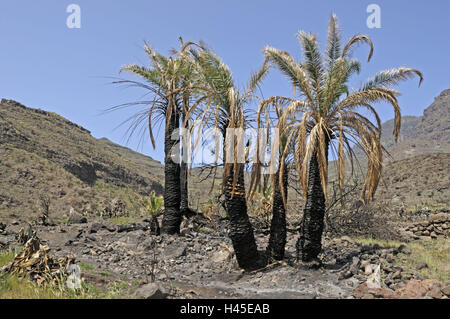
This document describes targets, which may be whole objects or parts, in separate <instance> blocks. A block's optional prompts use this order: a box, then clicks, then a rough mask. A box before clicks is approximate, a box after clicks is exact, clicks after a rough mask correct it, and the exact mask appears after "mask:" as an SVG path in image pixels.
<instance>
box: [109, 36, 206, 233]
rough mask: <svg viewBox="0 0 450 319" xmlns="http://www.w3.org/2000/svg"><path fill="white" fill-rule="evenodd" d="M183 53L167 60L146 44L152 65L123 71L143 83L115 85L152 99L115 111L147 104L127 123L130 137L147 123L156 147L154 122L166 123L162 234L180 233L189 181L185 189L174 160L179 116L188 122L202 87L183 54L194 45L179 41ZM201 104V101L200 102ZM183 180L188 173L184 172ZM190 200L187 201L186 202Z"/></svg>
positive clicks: (128, 68) (176, 152)
mask: <svg viewBox="0 0 450 319" xmlns="http://www.w3.org/2000/svg"><path fill="white" fill-rule="evenodd" d="M180 42H181V50H180V51H175V50H174V51H173V52H174V54H173V56H169V57H165V56H163V55H161V54H160V53H158V52H157V51H155V50H152V49H151V48H150V46H149V45H148V44H147V43H145V51H146V53H147V55H148V57H149V59H150V63H151V66H150V67H146V66H141V65H136V64H132V65H125V66H124V67H123V68H122V69H121V72H128V73H131V74H134V75H137V76H139V77H141V78H142V79H143V80H144V82H138V81H131V80H120V81H116V82H114V83H116V84H126V85H128V86H135V87H140V88H144V89H146V90H148V93H149V94H151V96H152V99H151V100H149V101H138V102H133V103H127V104H123V105H119V106H117V107H114V108H112V110H114V109H119V108H123V107H129V106H136V105H145V109H144V110H142V111H140V112H138V113H136V114H134V115H133V116H132V117H130V118H129V119H127V120H126V121H125V122H131V125H130V127H129V133H130V136H131V135H132V134H133V133H134V132H135V131H136V130H137V129H138V128H139V127H140V126H141V124H143V123H146V124H147V126H146V127H145V130H147V129H148V131H149V134H150V139H151V142H152V145H153V147H155V139H154V137H153V126H154V124H155V123H157V122H160V121H162V120H163V121H164V123H165V130H164V154H165V157H164V178H165V183H164V216H163V222H162V231H163V232H164V233H167V234H176V233H179V231H180V224H181V219H182V212H181V210H180V207H181V202H182V195H184V196H187V189H186V188H187V180H183V182H184V183H183V186H184V187H183V190H184V192H182V185H181V179H180V173H181V172H180V161H178V160H176V159H175V158H176V157H178V156H179V154H178V152H179V143H180V135H179V131H178V130H177V129H179V128H180V124H181V121H180V117H183V120H184V121H183V122H185V121H187V118H186V116H185V115H186V114H187V113H189V108H190V107H192V105H195V104H196V103H197V102H194V103H192V101H191V99H193V100H195V99H199V100H201V97H200V96H199V92H201V91H202V88H201V87H199V86H198V85H197V84H198V83H197V82H196V75H195V72H194V69H193V68H192V63H191V61H189V59H188V58H187V55H186V54H184V53H185V51H186V49H187V48H188V47H189V46H190V45H192V44H193V43H192V42H188V43H186V44H185V43H183V40H182V39H181V38H180ZM198 103H199V102H198ZM183 174H184V176H183V177H184V178H187V173H186V172H184V173H183ZM186 201H187V199H186V200H185V201H184V202H186Z"/></svg>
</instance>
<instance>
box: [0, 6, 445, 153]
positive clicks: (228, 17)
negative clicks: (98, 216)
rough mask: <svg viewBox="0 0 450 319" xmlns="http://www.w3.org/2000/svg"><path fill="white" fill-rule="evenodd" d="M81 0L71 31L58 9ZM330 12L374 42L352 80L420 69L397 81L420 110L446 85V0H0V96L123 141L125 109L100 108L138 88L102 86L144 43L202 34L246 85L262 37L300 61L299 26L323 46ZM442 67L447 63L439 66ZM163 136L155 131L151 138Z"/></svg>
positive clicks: (139, 58)
mask: <svg viewBox="0 0 450 319" xmlns="http://www.w3.org/2000/svg"><path fill="white" fill-rule="evenodd" d="M71 3H75V4H78V5H79V6H80V7H81V29H69V28H68V27H67V26H66V19H67V17H68V16H69V13H66V8H67V6H68V5H70V4H71ZM372 3H375V4H378V5H379V6H380V7H381V24H382V25H381V28H380V29H369V28H368V27H367V25H366V20H367V17H368V15H369V14H368V13H366V8H367V6H368V5H369V4H372ZM332 12H335V13H336V14H337V15H338V18H339V20H340V25H341V27H342V29H343V31H344V39H348V38H350V37H351V36H352V35H354V34H357V33H364V34H367V35H369V36H370V37H371V38H372V40H373V42H374V45H375V53H374V56H373V59H372V61H371V62H370V63H366V62H365V61H366V58H367V54H368V48H367V47H365V46H361V47H360V48H358V49H357V50H356V52H355V55H356V57H358V58H361V60H363V61H364V63H363V71H362V73H361V75H360V76H359V77H358V78H356V80H355V81H354V86H355V87H357V86H359V83H360V82H361V81H362V80H364V79H365V78H367V77H369V76H372V75H374V74H375V72H377V71H379V70H383V69H387V68H391V67H396V66H410V67H414V68H417V69H419V70H421V71H422V72H423V74H424V77H425V81H424V83H423V85H422V87H421V88H418V87H417V84H418V81H417V80H416V79H414V80H412V81H409V82H407V83H404V84H401V85H400V86H399V90H400V91H401V92H402V93H403V96H402V97H401V98H400V104H401V107H402V110H403V115H421V114H422V112H423V110H424V109H425V108H426V107H427V106H428V105H430V104H431V103H432V102H433V100H434V97H436V96H437V95H438V94H439V93H440V92H441V91H442V90H444V89H447V88H450V80H449V76H448V74H447V73H448V71H449V70H450V36H449V30H450V2H449V1H446V0H429V1H407V0H396V1H380V0H378V1H375V0H372V1H362V0H345V1H331V0H328V1H323V0H322V1H301V0H295V1H273V0H272V1H266V0H259V1H253V0H252V1H242V0H241V1H234V0H233V1H230V0H228V1H212V0H202V1H195V0H192V1H143V0H141V1H138V0H134V1H133V0H130V1H119V0H117V1H106V0H96V1H92V0H71V1H64V0H40V1H30V0H28V1H23V0H15V1H12V0H9V1H6V0H5V1H1V3H0V43H1V44H0V97H1V98H8V99H14V100H17V101H19V102H21V103H23V104H25V105H26V106H29V107H34V108H42V109H44V110H48V111H52V112H57V113H59V114H61V115H62V116H64V117H66V118H67V119H69V120H71V121H73V122H76V123H78V124H80V125H82V126H84V127H85V128H87V129H89V130H90V131H91V132H92V135H93V136H94V137H97V138H100V137H107V138H109V139H111V140H112V141H114V142H116V143H120V144H125V142H126V138H125V136H124V134H125V128H118V129H115V128H116V126H117V125H118V124H120V123H121V121H122V120H123V119H124V118H125V117H126V116H127V115H129V114H130V113H129V112H130V110H129V111H121V112H117V113H111V114H107V115H100V113H101V111H102V110H104V109H106V108H108V107H110V106H114V105H117V104H120V103H125V102H131V101H135V100H139V99H140V97H141V96H142V94H143V93H144V92H142V91H138V90H124V89H122V88H118V87H116V86H113V85H111V84H109V82H110V80H109V79H107V77H115V76H118V71H119V69H120V67H121V65H123V64H129V63H141V64H146V63H147V59H146V56H145V53H144V52H143V49H142V47H143V41H144V40H146V41H148V42H149V43H150V44H151V45H152V46H153V47H154V48H156V49H157V50H159V51H160V52H161V53H168V51H169V50H170V49H171V48H175V47H177V46H178V40H177V39H178V37H179V36H180V35H181V36H183V38H184V39H185V40H186V41H187V40H193V41H198V40H204V41H205V42H206V43H208V44H209V45H210V46H211V47H212V48H213V49H214V50H215V51H216V52H217V53H218V54H219V55H220V56H221V57H222V58H223V60H224V61H225V62H226V63H227V64H228V65H229V66H230V67H231V70H232V71H233V74H234V77H235V78H236V80H237V82H238V83H241V84H244V83H245V82H246V81H247V79H248V76H249V73H250V72H251V71H252V70H255V69H257V68H258V67H259V66H260V64H261V63H262V61H263V56H262V53H261V50H262V48H263V47H264V46H265V45H268V44H269V45H272V46H275V47H277V48H279V49H283V50H287V51H289V52H290V53H291V54H292V55H293V56H294V57H296V58H297V59H299V58H300V57H301V51H300V47H299V44H298V42H297V40H296V38H295V34H296V33H297V32H298V31H299V30H306V31H313V32H314V33H317V34H318V36H319V40H320V41H321V43H322V44H324V42H325V40H326V32H327V26H328V19H329V16H330V14H331V13H332ZM445 70H447V71H445ZM263 92H264V96H265V97H269V96H271V95H288V96H290V95H291V94H292V93H291V92H292V89H291V87H290V85H289V84H288V82H287V81H286V79H284V78H283V77H282V76H281V75H280V74H279V73H278V72H277V71H273V72H272V73H271V74H270V76H269V77H268V79H267V80H266V82H265V84H264V86H263ZM378 110H379V112H380V115H381V117H382V119H383V120H387V119H390V118H392V117H393V111H392V109H391V108H389V107H388V106H386V105H380V106H379V107H378ZM161 137H162V132H161V133H160V134H159V138H161ZM137 142H138V139H137V138H136V139H133V140H131V141H130V143H129V144H128V145H127V146H129V147H131V148H133V149H135V150H138V151H140V152H143V153H145V154H148V155H150V156H152V157H153V158H155V159H157V160H160V161H161V160H162V159H163V151H162V147H158V148H157V149H156V150H153V149H152V148H151V145H150V143H149V142H148V140H147V141H146V142H145V143H144V145H142V146H140V147H139V148H138V143H137Z"/></svg>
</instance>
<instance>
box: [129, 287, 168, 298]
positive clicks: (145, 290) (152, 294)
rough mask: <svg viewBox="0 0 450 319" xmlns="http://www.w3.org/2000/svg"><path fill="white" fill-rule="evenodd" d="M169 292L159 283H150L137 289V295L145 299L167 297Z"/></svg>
mask: <svg viewBox="0 0 450 319" xmlns="http://www.w3.org/2000/svg"><path fill="white" fill-rule="evenodd" d="M168 295H169V294H168V293H167V291H166V290H165V289H164V288H163V287H162V286H160V285H158V284H157V283H149V284H146V285H143V286H141V287H140V288H139V289H138V290H136V296H137V297H138V298H144V299H166V298H167V296H168Z"/></svg>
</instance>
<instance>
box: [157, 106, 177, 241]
mask: <svg viewBox="0 0 450 319" xmlns="http://www.w3.org/2000/svg"><path fill="white" fill-rule="evenodd" d="M179 121H180V116H179V113H178V111H176V110H175V111H173V112H172V113H171V116H170V119H169V125H168V127H167V131H166V133H165V137H164V153H165V159H164V177H165V183H164V217H163V221H162V228H161V231H162V232H163V233H166V234H177V233H179V232H180V224H181V212H180V200H181V183H180V164H178V163H175V162H174V161H173V158H172V155H173V154H171V153H172V150H173V149H174V147H175V146H176V145H177V144H179V139H172V134H173V133H174V131H175V130H176V129H178V127H179Z"/></svg>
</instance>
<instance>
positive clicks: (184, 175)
mask: <svg viewBox="0 0 450 319" xmlns="http://www.w3.org/2000/svg"><path fill="white" fill-rule="evenodd" d="M180 169H181V172H180V182H181V203H180V211H181V215H183V216H187V215H189V194H188V167H187V163H186V162H184V161H183V162H181V167H180Z"/></svg>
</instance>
